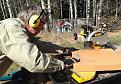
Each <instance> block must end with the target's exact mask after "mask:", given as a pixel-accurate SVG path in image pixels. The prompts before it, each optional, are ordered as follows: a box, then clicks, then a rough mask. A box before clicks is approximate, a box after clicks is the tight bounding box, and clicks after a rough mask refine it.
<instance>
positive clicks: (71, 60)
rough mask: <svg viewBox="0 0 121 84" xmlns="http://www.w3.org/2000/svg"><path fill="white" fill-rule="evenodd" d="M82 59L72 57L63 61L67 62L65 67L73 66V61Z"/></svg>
mask: <svg viewBox="0 0 121 84" xmlns="http://www.w3.org/2000/svg"><path fill="white" fill-rule="evenodd" d="M79 61H80V59H76V58H70V59H68V58H67V59H64V60H63V62H64V64H65V68H73V63H76V62H79Z"/></svg>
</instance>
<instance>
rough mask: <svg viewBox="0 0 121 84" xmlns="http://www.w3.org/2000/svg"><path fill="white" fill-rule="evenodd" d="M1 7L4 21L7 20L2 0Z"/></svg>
mask: <svg viewBox="0 0 121 84" xmlns="http://www.w3.org/2000/svg"><path fill="white" fill-rule="evenodd" d="M0 7H1V10H2V14H3V17H4V18H3V19H5V13H4V8H3V3H2V0H0Z"/></svg>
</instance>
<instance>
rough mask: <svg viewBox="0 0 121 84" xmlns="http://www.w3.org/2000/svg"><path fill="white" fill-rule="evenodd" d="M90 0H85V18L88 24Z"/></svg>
mask: <svg viewBox="0 0 121 84" xmlns="http://www.w3.org/2000/svg"><path fill="white" fill-rule="evenodd" d="M89 12H90V0H86V20H87V25H89Z"/></svg>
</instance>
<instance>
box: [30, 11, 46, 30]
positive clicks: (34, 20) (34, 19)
mask: <svg viewBox="0 0 121 84" xmlns="http://www.w3.org/2000/svg"><path fill="white" fill-rule="evenodd" d="M43 14H44V10H43V9H42V12H41V13H40V15H32V16H31V17H30V19H29V25H30V26H31V27H32V28H36V27H38V26H39V24H40V18H41V16H42V15H43Z"/></svg>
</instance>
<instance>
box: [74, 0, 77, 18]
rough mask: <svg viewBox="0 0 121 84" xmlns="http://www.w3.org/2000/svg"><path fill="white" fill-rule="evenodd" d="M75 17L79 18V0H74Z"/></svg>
mask: <svg viewBox="0 0 121 84" xmlns="http://www.w3.org/2000/svg"><path fill="white" fill-rule="evenodd" d="M74 10H75V13H74V14H75V19H77V0H74Z"/></svg>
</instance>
